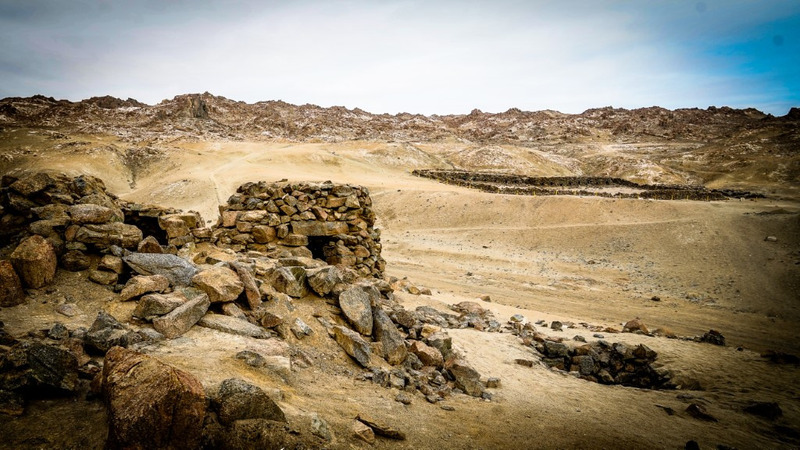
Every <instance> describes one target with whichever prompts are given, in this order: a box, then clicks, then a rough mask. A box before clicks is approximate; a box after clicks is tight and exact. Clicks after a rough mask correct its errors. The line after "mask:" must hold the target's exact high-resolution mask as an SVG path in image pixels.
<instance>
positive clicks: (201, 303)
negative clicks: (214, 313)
mask: <svg viewBox="0 0 800 450" xmlns="http://www.w3.org/2000/svg"><path fill="white" fill-rule="evenodd" d="M209 306H211V301H209V299H208V295H206V294H201V295H198V296H197V297H195V298H193V299H191V300H189V301H188V302H186V303H184V304H182V305H180V306H178V307H177V308H175V309H173V310H172V311H171V312H170V313H169V314H167V315H165V316H161V317H157V318H155V319H153V328H155V329H156V331H158V332H159V333H161V334H163V335H164V336H166V337H167V338H169V339H172V338H176V337H178V336H180V335H182V334H183V333H186V332H187V331H189V328H192V326H194V324H196V323H197V322H198V321H199V320H200V318H202V317H203V316H204V315H205V314H206V312H207V311H208V307H209Z"/></svg>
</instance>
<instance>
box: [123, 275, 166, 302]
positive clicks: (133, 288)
mask: <svg viewBox="0 0 800 450" xmlns="http://www.w3.org/2000/svg"><path fill="white" fill-rule="evenodd" d="M167 290H169V279H167V277H165V276H164V275H147V276H145V275H138V276H135V277H132V278H131V279H130V280H128V282H127V283H125V287H124V288H122V292H120V293H119V299H120V301H123V302H124V301H128V300H132V299H134V298H136V297H139V296H141V295H144V294H147V293H150V292H161V293H163V292H166V291H167Z"/></svg>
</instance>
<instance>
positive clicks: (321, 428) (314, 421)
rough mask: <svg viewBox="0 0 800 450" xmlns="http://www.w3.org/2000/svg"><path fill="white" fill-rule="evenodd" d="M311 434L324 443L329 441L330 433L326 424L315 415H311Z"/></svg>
mask: <svg viewBox="0 0 800 450" xmlns="http://www.w3.org/2000/svg"><path fill="white" fill-rule="evenodd" d="M311 434H313V435H314V436H317V437H319V438H322V439H324V440H326V441H330V440H331V431H330V429H329V428H328V422H325V420H324V419H322V417H320V416H319V414H316V413H315V414H312V415H311Z"/></svg>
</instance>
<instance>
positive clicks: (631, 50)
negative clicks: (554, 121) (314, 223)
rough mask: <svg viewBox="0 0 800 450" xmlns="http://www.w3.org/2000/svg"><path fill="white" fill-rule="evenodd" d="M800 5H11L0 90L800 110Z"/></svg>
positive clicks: (592, 1)
mask: <svg viewBox="0 0 800 450" xmlns="http://www.w3.org/2000/svg"><path fill="white" fill-rule="evenodd" d="M799 55H800V1H798V0H703V1H679V0H647V1H644V0H643V1H625V0H574V1H537V0H529V1H512V0H493V1H483V0H461V1H449V0H442V1H434V0H428V1H424V0H419V1H417V0H396V1H395V0H385V1H377V0H373V1H367V0H345V1H336V0H328V1H325V0H298V1H253V0H239V1H236V0H234V1H212V0H194V1H188V0H186V1H181V0H158V1H156V0H154V1H147V0H145V1H124V0H94V1H90V0H70V1H58V0H0V97H9V96H29V95H33V94H44V95H46V96H53V97H56V98H66V99H69V100H80V99H84V98H88V97H91V96H100V95H113V96H115V97H121V98H127V97H133V98H136V99H137V100H140V101H143V102H145V103H148V104H154V103H158V102H159V101H161V100H163V99H166V98H172V97H173V96H175V95H178V94H184V93H191V92H204V91H208V92H211V93H213V94H216V95H222V96H225V97H228V98H230V99H233V100H242V101H246V102H249V103H252V102H256V101H261V100H284V101H287V102H290V103H295V104H304V103H313V104H317V105H320V106H333V105H341V106H346V107H348V108H355V107H360V108H362V109H364V110H367V111H370V112H374V113H384V112H387V113H397V112H403V111H405V112H412V113H423V114H451V113H467V112H469V111H470V110H472V109H473V108H479V109H481V110H483V111H488V112H501V111H505V110H507V109H508V108H511V107H517V108H520V109H523V110H531V111H534V110H542V109H554V110H559V111H561V112H567V113H578V112H582V111H584V110H586V109H588V108H592V107H602V106H609V105H610V106H615V107H624V108H638V107H647V106H653V105H658V106H663V107H666V108H670V109H675V108H690V107H700V108H705V107H707V106H710V105H714V106H731V107H737V108H745V107H755V108H758V109H760V110H762V111H765V112H769V113H772V114H775V115H783V114H786V112H787V111H788V110H789V108H790V107H792V106H800V56H799Z"/></svg>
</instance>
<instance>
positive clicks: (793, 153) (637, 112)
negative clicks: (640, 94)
mask: <svg viewBox="0 0 800 450" xmlns="http://www.w3.org/2000/svg"><path fill="white" fill-rule="evenodd" d="M0 128H2V129H3V130H5V131H6V132H10V131H13V130H19V129H45V130H50V131H54V132H58V133H60V135H57V136H56V137H58V136H61V137H62V138H64V139H66V138H69V137H70V136H73V135H92V136H110V137H112V138H114V139H116V140H118V141H119V142H120V143H122V144H123V145H126V146H130V147H131V148H133V149H135V151H134V152H133V153H140V152H141V150H142V149H144V150H145V151H146V153H147V152H149V153H152V152H153V151H156V152H157V151H158V149H159V147H163V146H164V145H168V144H169V143H170V142H174V141H175V140H176V139H179V140H190V141H191V140H204V141H209V140H216V141H219V140H222V141H263V140H276V139H277V140H288V141H294V142H344V141H373V142H385V143H390V144H391V143H397V144H403V145H412V146H417V147H415V148H413V149H412V150H413V151H414V152H416V153H419V152H420V151H422V152H423V153H425V152H427V153H430V151H429V149H427V150H426V149H422V148H420V147H419V146H418V145H417V144H420V143H423V144H427V145H433V146H436V147H437V148H438V150H442V149H444V153H445V154H444V155H443V156H441V155H440V156H441V157H439V158H433V159H434V160H436V162H437V164H433V165H438V166H439V168H456V169H465V170H484V171H485V170H490V171H502V172H512V173H520V174H523V175H576V176H611V177H621V178H626V179H630V180H632V181H637V182H644V183H680V184H703V185H706V186H708V187H713V188H744V189H749V190H754V191H760V192H762V193H776V192H777V193H780V194H783V195H793V194H794V192H793V191H791V190H790V191H791V192H788V191H786V184H787V183H795V182H796V181H797V180H798V179H800V157H799V156H798V149H800V109H797V108H793V109H792V110H791V111H790V112H789V113H788V114H787V115H785V116H782V117H774V116H772V115H770V114H765V113H763V112H761V111H758V110H755V109H752V108H750V109H743V110H741V109H732V108H728V107H721V108H717V107H709V108H708V109H705V110H701V109H697V108H693V109H677V110H674V111H671V110H667V109H664V108H659V107H650V108H641V109H634V110H627V109H620V108H612V107H605V108H598V109H589V110H587V111H585V112H583V113H581V114H563V113H560V112H557V111H550V110H547V111H536V112H527V111H521V110H519V109H516V108H512V109H509V110H508V111H505V112H502V113H498V114H491V113H484V112H481V111H479V110H477V109H476V110H473V111H472V112H470V113H469V114H462V115H446V116H438V115H432V116H424V115H420V114H410V113H401V114H396V115H389V114H372V113H369V112H366V111H363V110H361V109H358V108H356V109H352V110H351V109H347V108H344V107H339V106H334V107H331V108H322V107H319V106H315V105H310V104H306V105H301V106H297V105H291V104H288V103H285V102H282V101H265V102H258V103H254V104H248V103H244V102H238V101H234V100H229V99H227V98H224V97H219V96H214V95H212V94H209V93H203V94H188V95H178V96H176V97H174V98H172V99H169V100H164V101H162V102H161V103H159V104H157V105H153V106H149V105H145V104H143V103H141V102H138V101H136V100H134V99H127V100H121V99H117V98H114V97H109V96H105V97H93V98H90V99H87V100H83V101H80V102H70V101H66V100H56V99H54V98H52V97H44V96H40V95H37V96H33V97H29V98H16V97H15V98H6V99H3V100H0ZM126 151H127V152H128V153H131V152H130V151H128V150H126ZM417 156H420V155H417ZM421 156H422V158H421V159H422V160H424V161H427V163H428V166H426V165H425V164H421V165H419V166H418V167H412V168H430V167H429V166H430V162H431V158H429V157H428V155H421ZM398 157H400V156H398ZM417 159H419V158H417Z"/></svg>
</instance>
